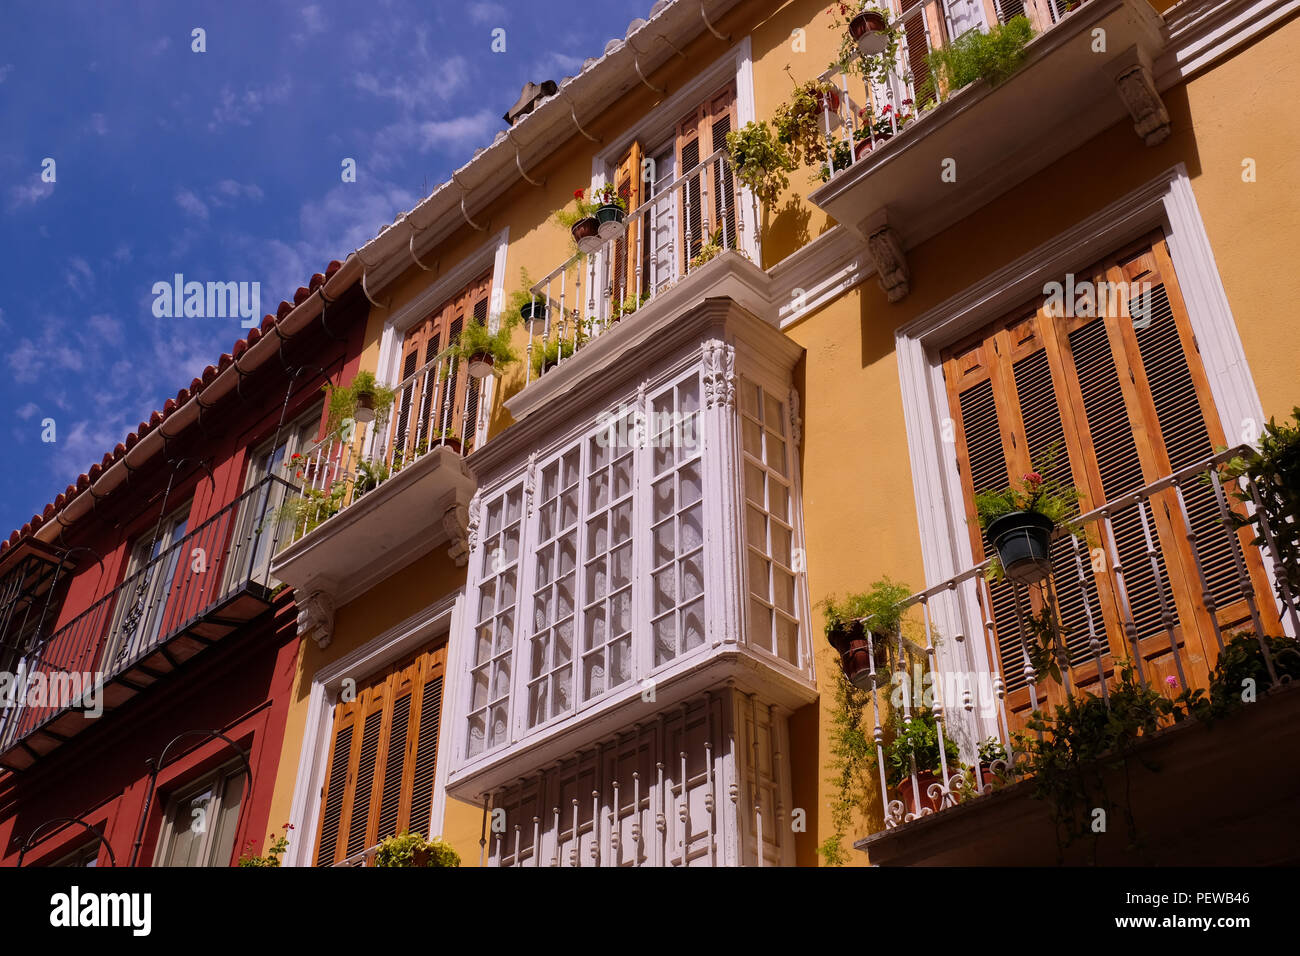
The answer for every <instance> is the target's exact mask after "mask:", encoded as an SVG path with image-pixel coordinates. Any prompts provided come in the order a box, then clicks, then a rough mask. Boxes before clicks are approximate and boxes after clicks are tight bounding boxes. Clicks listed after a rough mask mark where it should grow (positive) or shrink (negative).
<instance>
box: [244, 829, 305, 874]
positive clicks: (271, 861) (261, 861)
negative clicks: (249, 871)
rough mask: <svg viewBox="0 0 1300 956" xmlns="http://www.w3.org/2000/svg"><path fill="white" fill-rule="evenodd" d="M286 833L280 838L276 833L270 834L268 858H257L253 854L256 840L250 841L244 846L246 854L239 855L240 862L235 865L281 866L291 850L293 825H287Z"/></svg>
mask: <svg viewBox="0 0 1300 956" xmlns="http://www.w3.org/2000/svg"><path fill="white" fill-rule="evenodd" d="M282 829H283V830H284V832H283V833H282V834H280V835H279V836H276V835H275V834H274V833H271V834H268V835H269V836H270V837H271V846H270V847H269V848H268V849H267V851H266V856H257V855H256V854H254V853H253V849H254V847H255V846H256V842H255V841H254V840H249V841H248V842H247V843H245V844H244V852H243V853H241V854H240V855H239V860H238V861H237V862H236V863H235V866H238V867H245V868H247V867H263V866H266V867H270V866H279V865H280V859H281V857H283V856H284V853H285V851H286V850H288V849H289V831H290V830H292V829H293V824H292V823H286V824H285V825H284V826H283V828H282Z"/></svg>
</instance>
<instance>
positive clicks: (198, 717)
mask: <svg viewBox="0 0 1300 956" xmlns="http://www.w3.org/2000/svg"><path fill="white" fill-rule="evenodd" d="M352 265H353V263H349V264H347V265H341V264H340V263H338V262H333V263H331V264H330V266H329V268H328V269H327V270H326V272H325V273H318V274H317V275H315V276H313V277H312V279H311V282H310V283H309V286H307V287H303V288H301V289H299V290H298V293H297V294H296V295H295V297H294V302H293V303H288V302H284V303H281V305H280V308H279V310H278V314H277V315H275V316H269V315H268V316H267V317H266V318H265V319H264V321H263V323H262V325H261V327H260V328H259V329H255V330H253V331H252V332H251V333H250V334H249V335H248V337H247V338H246V339H242V340H240V341H239V342H236V343H235V345H234V347H232V349H231V351H230V352H229V353H227V354H224V355H222V356H221V357H220V358H219V359H218V361H217V362H216V363H215V364H214V365H211V366H208V368H206V369H205V370H204V372H203V374H202V375H201V376H200V377H199V378H196V379H194V380H193V381H192V382H191V383H190V385H189V387H188V388H183V389H181V390H180V392H178V394H177V395H176V397H175V398H174V399H169V400H168V401H167V402H166V404H165V405H164V407H163V408H162V409H161V410H160V411H157V412H154V413H153V415H152V416H151V417H150V420H149V421H148V422H142V423H141V424H140V426H139V428H138V429H137V430H136V431H135V432H134V433H132V434H131V435H129V436H127V438H126V439H125V440H124V441H123V442H122V443H120V444H119V445H117V447H116V448H115V449H113V450H112V451H110V452H108V453H107V454H106V455H105V456H104V458H103V461H102V462H100V463H98V464H96V465H95V466H93V467H92V468H91V469H89V470H88V471H87V472H86V473H85V474H83V475H81V476H80V477H79V478H78V480H77V482H76V483H75V484H73V485H69V486H68V488H67V489H66V491H65V492H64V493H63V494H60V495H59V496H58V497H57V498H55V500H54V501H53V502H51V503H50V505H49V506H47V507H46V509H45V510H44V512H43V513H42V514H41V515H38V516H33V518H32V520H31V521H30V522H29V523H28V524H26V525H25V526H24V527H23V528H21V529H19V530H17V531H14V532H13V534H11V535H10V537H9V539H8V540H7V541H5V542H3V544H0V865H6V866H13V865H19V864H21V865H55V864H64V865H68V864H71V865H80V866H88V865H95V866H130V865H134V866H151V865H188V866H195V865H198V866H202V865H212V866H226V865H230V864H231V863H233V862H235V861H236V860H237V858H238V856H239V855H240V852H241V849H242V848H243V847H244V846H245V845H246V844H247V843H249V842H250V841H254V842H256V843H257V844H258V845H259V846H260V845H261V842H262V838H263V837H265V835H266V834H267V833H268V832H270V831H272V830H274V829H277V828H278V827H279V825H280V823H281V821H278V820H271V819H270V818H269V814H270V804H271V795H272V790H273V786H274V782H275V773H276V768H277V763H278V761H279V756H280V747H281V743H282V737H283V731H284V722H285V715H286V712H287V708H288V698H289V695H290V693H291V691H292V687H293V681H294V671H295V666H296V662H297V654H298V629H297V622H296V617H297V612H296V609H295V607H294V603H293V591H292V589H290V588H287V587H285V586H283V585H282V584H280V582H278V581H277V580H275V579H274V578H273V577H272V576H271V574H270V564H271V556H272V555H273V554H274V552H275V550H276V549H277V548H278V547H279V546H280V545H281V544H283V543H284V540H286V535H291V534H292V524H293V522H292V521H291V520H289V519H286V518H285V516H284V509H283V506H284V505H285V503H286V502H288V501H292V500H293V499H294V496H295V495H297V494H298V492H299V490H300V488H301V486H302V485H303V481H304V476H303V475H302V473H301V471H302V465H301V462H302V461H303V458H300V457H295V456H301V455H306V454H308V453H309V452H310V450H311V446H312V445H313V444H314V442H315V441H316V440H317V439H318V437H319V436H320V434H321V430H322V428H323V426H324V422H325V406H326V404H327V403H326V401H325V396H324V394H323V391H322V386H323V385H325V384H327V383H333V384H335V385H338V384H340V383H342V382H346V381H348V380H349V379H350V378H351V376H352V375H353V374H354V373H355V371H356V368H357V362H358V357H359V355H360V351H361V347H362V341H363V337H364V330H365V317H366V309H365V298H364V296H363V294H362V291H361V289H360V287H359V285H358V283H357V279H358V277H359V275H357V274H354V272H356V273H359V270H354V269H353V268H352ZM178 334H179V333H178Z"/></svg>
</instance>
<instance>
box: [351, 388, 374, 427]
mask: <svg viewBox="0 0 1300 956" xmlns="http://www.w3.org/2000/svg"><path fill="white" fill-rule="evenodd" d="M352 417H353V418H354V419H355V420H356V421H358V422H360V423H361V424H363V425H367V424H369V423H370V422H373V421H374V420H375V396H374V395H373V394H372V393H369V392H363V393H361V394H359V395H357V407H356V410H355V411H353V413H352Z"/></svg>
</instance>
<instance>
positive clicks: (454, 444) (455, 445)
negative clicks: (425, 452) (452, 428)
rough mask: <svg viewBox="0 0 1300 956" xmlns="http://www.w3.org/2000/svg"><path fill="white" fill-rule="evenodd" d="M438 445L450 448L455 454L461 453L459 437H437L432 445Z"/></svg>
mask: <svg viewBox="0 0 1300 956" xmlns="http://www.w3.org/2000/svg"><path fill="white" fill-rule="evenodd" d="M439 445H440V446H442V447H443V448H450V449H451V450H452V451H453V452H455V453H456V454H457V455H459V454H460V453H461V444H460V439H459V438H450V437H449V438H439V439H438V440H437V441H436V442H434V446H435V447H437V446H439Z"/></svg>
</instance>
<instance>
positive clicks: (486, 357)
mask: <svg viewBox="0 0 1300 956" xmlns="http://www.w3.org/2000/svg"><path fill="white" fill-rule="evenodd" d="M492 364H493V362H492V353H490V352H478V353H476V354H474V355H471V356H470V357H469V374H470V376H471V377H472V378H478V379H483V378H487V377H488V376H489V375H491V374H492Z"/></svg>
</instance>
